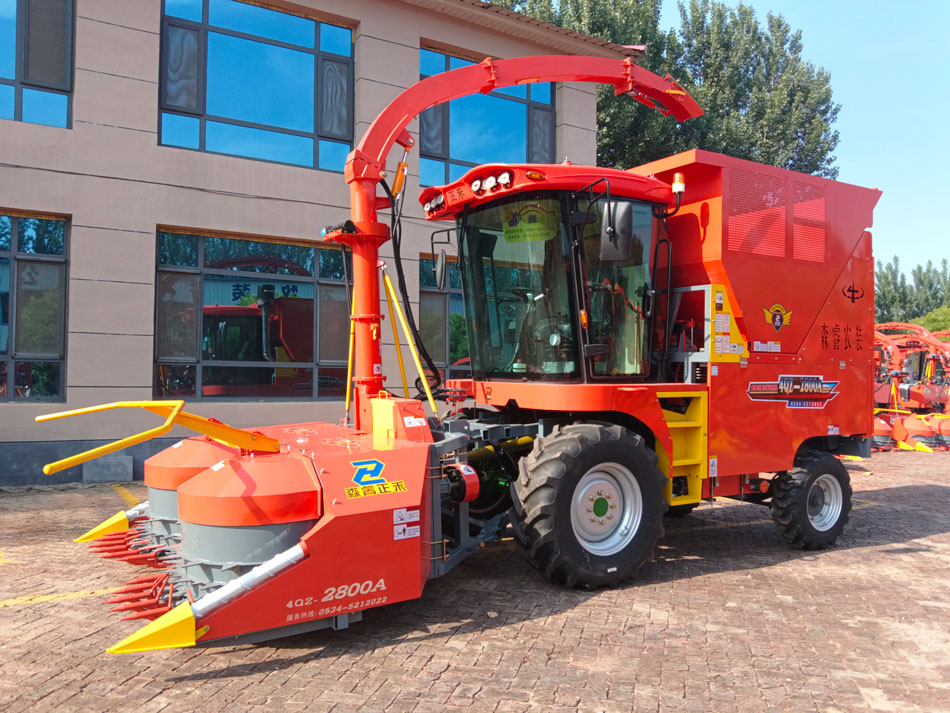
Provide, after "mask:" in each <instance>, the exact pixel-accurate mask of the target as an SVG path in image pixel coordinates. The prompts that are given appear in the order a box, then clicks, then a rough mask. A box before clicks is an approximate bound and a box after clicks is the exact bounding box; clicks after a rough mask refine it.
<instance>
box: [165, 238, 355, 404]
mask: <svg viewBox="0 0 950 713" xmlns="http://www.w3.org/2000/svg"><path fill="white" fill-rule="evenodd" d="M343 259H344V257H343V253H342V252H341V251H340V249H339V248H338V247H336V246H330V245H329V244H327V245H326V246H320V247H313V246H306V245H295V244H290V243H278V242H263V241H255V240H243V239H236V238H231V237H224V236H221V237H218V236H200V235H190V234H185V233H173V232H165V231H159V233H158V274H157V276H156V281H155V284H156V294H155V382H154V391H155V395H156V397H159V398H184V397H189V398H190V397H202V398H215V397H228V398H247V399H261V398H298V399H303V398H308V399H309V398H312V397H314V396H323V397H333V398H343V396H345V393H346V390H345V383H346V357H347V349H348V345H349V312H348V309H347V299H346V288H345V286H344V282H343V278H344V271H343ZM347 259H349V255H347ZM351 274H352V273H351Z"/></svg>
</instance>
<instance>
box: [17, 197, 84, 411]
mask: <svg viewBox="0 0 950 713" xmlns="http://www.w3.org/2000/svg"><path fill="white" fill-rule="evenodd" d="M0 216H3V217H8V218H10V249H9V250H3V249H0V259H6V260H7V261H8V265H9V269H10V278H9V287H10V291H9V293H8V297H7V349H6V353H0V365H4V366H5V367H6V376H5V380H4V381H0V394H2V395H0V403H42V402H47V403H49V402H53V403H55V402H60V403H61V402H64V401H65V400H66V352H67V336H68V332H67V328H66V327H67V324H68V322H69V315H68V311H67V310H68V306H69V299H68V297H69V295H68V293H69V242H70V241H69V238H70V222H69V219H68V218H66V217H64V216H61V215H49V214H42V213H28V212H20V211H0ZM24 219H26V220H30V219H37V220H55V221H60V222H62V223H63V254H62V255H49V254H37V253H28V252H23V251H21V250H19V249H18V248H19V221H20V220H24ZM21 262H28V263H37V262H38V263H46V264H53V265H62V266H63V282H62V295H61V300H62V302H61V305H60V306H61V312H62V316H63V321H62V324H61V325H60V329H61V333H60V334H61V339H62V342H61V343H62V351H61V352H59V353H57V354H53V353H42V352H22V353H21V352H18V351H17V348H16V337H17V332H16V328H17V324H16V323H17V292H18V289H19V285H18V284H17V283H18V282H19V278H18V273H19V270H18V269H17V265H18V264H19V263H21ZM20 363H30V364H32V363H56V364H57V365H58V366H59V384H58V392H57V393H56V394H55V395H53V396H42V397H26V398H18V397H17V396H16V388H17V387H16V365H17V364H20ZM0 378H4V377H0Z"/></svg>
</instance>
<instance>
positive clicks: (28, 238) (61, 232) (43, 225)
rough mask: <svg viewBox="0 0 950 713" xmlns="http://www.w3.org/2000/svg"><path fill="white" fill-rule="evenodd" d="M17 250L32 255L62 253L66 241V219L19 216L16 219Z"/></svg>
mask: <svg viewBox="0 0 950 713" xmlns="http://www.w3.org/2000/svg"><path fill="white" fill-rule="evenodd" d="M17 223H18V226H17V241H18V244H17V250H18V251H19V252H21V253H33V254H34V255H62V254H63V247H64V246H65V243H66V221H65V220H47V219H44V218H20V220H19V221H17Z"/></svg>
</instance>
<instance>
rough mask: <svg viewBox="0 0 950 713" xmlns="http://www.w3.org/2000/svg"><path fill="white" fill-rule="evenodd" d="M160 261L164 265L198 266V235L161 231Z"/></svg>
mask: <svg viewBox="0 0 950 713" xmlns="http://www.w3.org/2000/svg"><path fill="white" fill-rule="evenodd" d="M158 261H159V263H161V264H162V265H184V266H185V267H197V266H198V238H197V236H195V235H180V234H178V233H161V232H160V233H159V234H158Z"/></svg>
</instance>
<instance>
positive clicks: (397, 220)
mask: <svg viewBox="0 0 950 713" xmlns="http://www.w3.org/2000/svg"><path fill="white" fill-rule="evenodd" d="M380 183H381V184H382V186H383V190H384V191H385V192H386V196H387V197H388V198H389V203H390V206H391V208H392V212H391V218H390V233H391V234H392V243H393V258H394V262H395V264H396V281H397V282H398V283H399V294H401V295H402V301H403V303H404V304H405V306H406V310H405V313H406V322H408V324H409V330H410V331H411V332H412V338H413V339H414V340H415V342H416V345H417V346H418V347H419V354H420V356H422V358H423V360H424V361H425V363H426V368H427V369H428V370H429V371H430V372H431V373H432V375H433V376H434V377H435V385H434V386H431V387H430V389H431V391H433V392H438V391H439V387H440V386H441V385H442V377H441V376H440V375H439V370H438V369H437V368H436V366H435V362H433V361H432V357H430V356H429V350H428V349H426V345H425V343H423V341H422V337H421V336H420V335H419V329H418V327H416V320H415V317H413V314H412V307H411V306H410V302H409V291H408V290H407V289H406V276H405V274H404V273H403V269H402V251H401V247H402V245H401V243H402V220H401V213H402V211H401V210H399V209H398V208H397V205H396V198H395V197H394V196H393V194H392V191H391V190H390V189H389V184H388V183H386V181H380ZM416 389H417V393H416V396H415V398H417V399H422V398H424V397H425V393H424V389H423V388H422V384H416Z"/></svg>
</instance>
